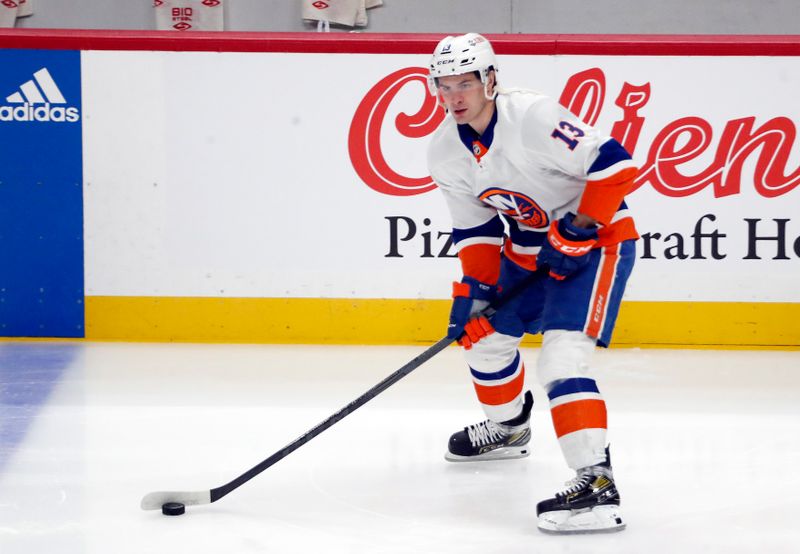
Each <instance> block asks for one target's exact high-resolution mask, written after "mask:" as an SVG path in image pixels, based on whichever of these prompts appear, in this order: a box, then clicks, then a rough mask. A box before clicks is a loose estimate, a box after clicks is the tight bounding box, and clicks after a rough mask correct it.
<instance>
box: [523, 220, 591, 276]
mask: <svg viewBox="0 0 800 554" xmlns="http://www.w3.org/2000/svg"><path fill="white" fill-rule="evenodd" d="M574 219H575V214H573V213H571V212H570V213H567V214H565V215H564V217H562V218H561V219H559V220H558V221H554V222H553V223H551V224H550V230H549V231H548V232H547V241H546V242H545V243H544V244H543V245H542V249H541V251H540V252H539V255H538V256H537V257H536V265H538V266H549V267H550V277H553V278H554V279H558V280H559V281H561V280H563V279H566V278H567V277H569V276H570V275H572V274H573V273H575V272H576V271H578V270H579V269H581V268H582V267H583V266H585V265H586V264H587V263H589V253H590V252H591V251H592V248H594V245H595V244H596V243H597V228H596V227H591V228H588V229H582V228H580V227H576V226H575V225H573V224H572V221H573V220H574Z"/></svg>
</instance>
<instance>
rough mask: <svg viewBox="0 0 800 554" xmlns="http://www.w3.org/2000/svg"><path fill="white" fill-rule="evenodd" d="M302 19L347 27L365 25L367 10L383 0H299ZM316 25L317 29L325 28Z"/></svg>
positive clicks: (379, 4) (378, 4)
mask: <svg viewBox="0 0 800 554" xmlns="http://www.w3.org/2000/svg"><path fill="white" fill-rule="evenodd" d="M300 2H301V6H302V17H303V20H304V21H307V22H310V23H313V22H315V21H317V22H327V23H328V24H330V23H333V24H336V25H345V26H347V27H366V26H367V23H368V22H369V20H368V17H367V10H368V9H370V8H376V7H378V6H382V5H383V0H300ZM322 27H324V25H318V26H317V30H327V29H325V28H322Z"/></svg>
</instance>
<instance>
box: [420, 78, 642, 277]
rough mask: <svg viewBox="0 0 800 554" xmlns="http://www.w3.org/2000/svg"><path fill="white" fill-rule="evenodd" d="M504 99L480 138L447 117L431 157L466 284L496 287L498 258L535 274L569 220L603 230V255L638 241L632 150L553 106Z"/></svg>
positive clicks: (522, 94)
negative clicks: (632, 206) (541, 255)
mask: <svg viewBox="0 0 800 554" xmlns="http://www.w3.org/2000/svg"><path fill="white" fill-rule="evenodd" d="M498 92H499V94H498V95H497V98H496V99H495V111H494V116H493V118H492V122H491V123H490V124H489V127H488V128H487V129H486V131H485V132H484V133H483V135H481V136H478V135H477V133H475V131H474V130H472V128H471V127H469V126H468V125H457V124H456V123H455V120H454V119H453V118H452V117H447V118H445V120H444V122H442V124H441V125H440V126H439V128H438V129H437V130H436V132H435V133H434V135H433V139H432V141H431V143H430V146H429V148H428V169H429V171H430V174H431V177H433V180H434V181H435V182H436V184H437V185H438V186H439V188H440V189H441V191H442V193H443V194H444V197H445V199H446V201H447V205H448V207H449V209H450V214H451V216H452V219H453V240H454V243H455V245H456V248H457V249H458V255H459V258H460V259H461V264H462V268H463V271H464V275H469V276H470V277H473V278H475V279H478V280H479V281H482V282H484V283H490V284H494V283H496V282H497V278H498V276H499V271H500V269H499V268H500V251H501V248H502V249H503V251H504V252H505V255H506V256H507V257H508V258H510V259H511V260H512V261H514V262H516V263H517V264H519V265H521V266H522V267H526V268H528V269H532V270H533V269H536V255H537V254H538V252H539V250H540V249H541V246H542V244H543V243H544V241H545V240H546V237H547V231H548V227H549V226H550V223H551V222H552V221H556V220H557V219H559V218H560V217H561V216H563V215H564V214H565V213H567V212H573V213H576V212H581V213H584V214H586V215H589V216H591V217H593V218H595V219H596V220H597V221H598V222H599V223H600V228H599V230H598V235H599V240H598V242H597V245H596V248H601V247H603V246H607V245H609V244H616V243H618V242H621V241H623V240H626V239H635V238H638V234H637V232H636V228H635V226H634V224H633V219H632V218H631V216H630V213H629V212H628V209H627V206H626V205H625V202H624V196H625V194H626V193H627V192H628V191H629V190H630V189H631V187H632V185H633V179H634V178H635V176H636V167H635V165H634V163H633V160H631V158H630V155H629V154H628V153H627V152H626V151H625V149H624V148H622V146H621V145H620V144H619V143H618V142H617V141H616V140H614V139H613V138H611V137H610V136H607V135H603V134H601V133H599V132H598V131H597V130H596V129H594V128H593V127H591V126H589V125H586V124H585V123H583V122H582V121H580V120H579V119H578V118H577V117H576V116H575V115H574V114H572V113H571V112H569V111H568V110H566V109H565V108H564V107H563V106H561V105H559V104H558V103H557V102H556V101H555V100H554V99H552V98H550V97H547V96H545V95H542V94H540V93H537V92H534V91H528V90H518V89H512V90H500V91H498ZM501 218H502V219H501ZM503 220H505V221H506V225H507V226H508V230H507V233H508V237H507V238H506V237H505V232H506V230H505V225H504V224H503Z"/></svg>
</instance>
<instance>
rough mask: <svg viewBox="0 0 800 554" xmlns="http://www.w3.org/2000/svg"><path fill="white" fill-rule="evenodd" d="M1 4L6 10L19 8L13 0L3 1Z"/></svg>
mask: <svg viewBox="0 0 800 554" xmlns="http://www.w3.org/2000/svg"><path fill="white" fill-rule="evenodd" d="M0 3H2V4H3V5H4V6H5V7H6V8H17V7H19V6H18V5H17V3H16V2H14V0H3V1H2V2H0Z"/></svg>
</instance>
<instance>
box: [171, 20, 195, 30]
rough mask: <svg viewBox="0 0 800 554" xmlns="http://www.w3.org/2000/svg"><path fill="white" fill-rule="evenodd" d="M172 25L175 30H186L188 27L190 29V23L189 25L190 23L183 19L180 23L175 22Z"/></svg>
mask: <svg viewBox="0 0 800 554" xmlns="http://www.w3.org/2000/svg"><path fill="white" fill-rule="evenodd" d="M172 27H173V28H175V29H177V30H179V31H186V30H188V29H191V28H192V25H191V23H186V22H185V21H181V22H180V23H176V24H175V25H173V26H172Z"/></svg>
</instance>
